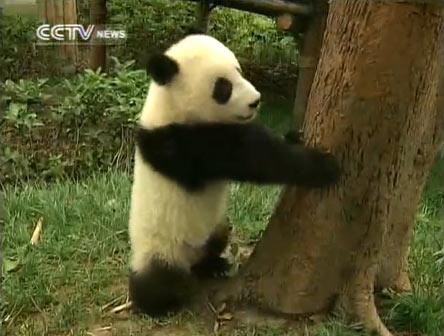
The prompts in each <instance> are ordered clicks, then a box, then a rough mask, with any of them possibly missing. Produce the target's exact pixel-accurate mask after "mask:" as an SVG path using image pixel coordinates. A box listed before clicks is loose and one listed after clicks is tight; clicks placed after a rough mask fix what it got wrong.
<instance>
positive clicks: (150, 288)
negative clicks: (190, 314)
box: [129, 259, 198, 317]
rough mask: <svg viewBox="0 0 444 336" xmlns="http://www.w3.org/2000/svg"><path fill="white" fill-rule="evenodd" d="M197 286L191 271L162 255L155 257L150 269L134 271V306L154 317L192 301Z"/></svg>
mask: <svg viewBox="0 0 444 336" xmlns="http://www.w3.org/2000/svg"><path fill="white" fill-rule="evenodd" d="M197 290H198V286H197V282H196V279H195V277H194V276H193V275H192V274H190V273H188V272H186V271H185V270H182V269H180V268H178V267H176V266H173V265H170V264H168V263H166V262H165V261H162V260H161V259H153V260H152V261H151V264H150V266H149V268H147V271H144V272H141V273H135V272H131V274H130V278H129V295H130V299H131V301H132V302H133V308H134V309H135V311H139V312H143V313H146V314H148V315H150V316H153V317H156V316H162V315H165V314H167V313H170V312H175V311H177V310H179V309H181V308H182V307H184V306H185V305H186V304H188V303H190V302H191V300H192V298H193V296H194V294H195V293H197Z"/></svg>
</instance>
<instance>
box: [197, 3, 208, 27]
mask: <svg viewBox="0 0 444 336" xmlns="http://www.w3.org/2000/svg"><path fill="white" fill-rule="evenodd" d="M210 11H211V9H210V2H209V1H207V0H201V1H200V2H199V3H198V4H197V10H196V27H197V28H198V29H199V30H200V31H202V32H207V31H208V19H209V16H210Z"/></svg>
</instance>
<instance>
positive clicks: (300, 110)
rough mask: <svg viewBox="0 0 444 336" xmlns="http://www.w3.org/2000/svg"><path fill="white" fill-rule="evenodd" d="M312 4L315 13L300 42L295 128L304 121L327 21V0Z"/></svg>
mask: <svg viewBox="0 0 444 336" xmlns="http://www.w3.org/2000/svg"><path fill="white" fill-rule="evenodd" d="M313 4H314V6H315V7H316V15H314V16H313V17H312V18H309V19H307V20H308V25H307V27H306V30H305V32H304V35H303V37H302V39H301V42H300V43H301V45H300V48H301V52H300V56H299V69H298V82H297V85H296V95H295V100H294V107H293V118H294V121H293V124H294V125H293V126H294V128H295V129H296V130H299V129H301V127H302V125H303V122H304V116H305V111H306V109H307V102H308V97H309V94H310V89H311V86H312V84H313V78H314V75H315V73H316V67H317V65H318V62H319V54H320V51H321V46H322V39H323V36H324V31H325V24H326V21H327V13H328V1H327V0H316V1H313Z"/></svg>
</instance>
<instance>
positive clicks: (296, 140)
mask: <svg viewBox="0 0 444 336" xmlns="http://www.w3.org/2000/svg"><path fill="white" fill-rule="evenodd" d="M284 139H285V141H286V142H288V143H290V144H292V145H302V144H304V133H303V132H302V131H297V130H291V131H289V132H288V133H287V134H285V136H284Z"/></svg>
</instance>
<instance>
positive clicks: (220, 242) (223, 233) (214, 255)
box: [191, 226, 230, 278]
mask: <svg viewBox="0 0 444 336" xmlns="http://www.w3.org/2000/svg"><path fill="white" fill-rule="evenodd" d="M229 234H230V229H229V227H228V226H227V227H225V228H224V229H223V230H220V231H218V232H215V233H214V234H213V235H212V236H211V237H210V238H208V241H207V242H206V244H205V246H204V256H203V257H202V259H201V260H200V261H199V262H197V263H196V264H195V265H193V266H192V267H191V271H192V272H193V273H194V274H196V276H197V277H199V278H213V277H221V276H224V275H225V274H226V273H227V272H228V271H229V269H230V264H229V263H228V261H227V260H226V259H225V258H222V257H221V256H220V255H221V253H222V252H223V251H224V250H225V248H226V247H227V245H228V239H229Z"/></svg>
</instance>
